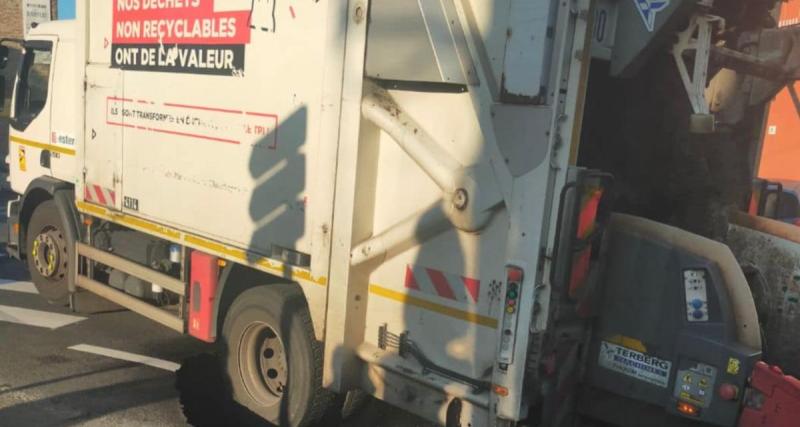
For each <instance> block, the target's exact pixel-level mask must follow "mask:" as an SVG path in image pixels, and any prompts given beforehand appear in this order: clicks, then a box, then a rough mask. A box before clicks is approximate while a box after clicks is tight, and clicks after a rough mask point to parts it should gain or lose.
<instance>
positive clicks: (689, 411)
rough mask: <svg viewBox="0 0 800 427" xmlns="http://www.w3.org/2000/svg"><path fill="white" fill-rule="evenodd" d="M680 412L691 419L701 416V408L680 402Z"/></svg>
mask: <svg viewBox="0 0 800 427" xmlns="http://www.w3.org/2000/svg"><path fill="white" fill-rule="evenodd" d="M678 412H680V413H681V414H683V415H688V416H690V417H697V416H699V415H700V408H698V407H697V406H694V405H692V404H691V403H686V402H678Z"/></svg>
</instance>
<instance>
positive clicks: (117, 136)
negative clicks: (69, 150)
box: [82, 65, 130, 210]
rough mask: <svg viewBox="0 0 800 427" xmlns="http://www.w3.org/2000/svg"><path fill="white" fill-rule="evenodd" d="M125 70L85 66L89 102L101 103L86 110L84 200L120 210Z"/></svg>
mask: <svg viewBox="0 0 800 427" xmlns="http://www.w3.org/2000/svg"><path fill="white" fill-rule="evenodd" d="M122 76H123V74H122V71H120V70H115V69H111V68H108V67H106V66H94V65H91V66H89V67H88V68H87V70H86V79H87V81H88V83H89V84H88V85H87V89H86V105H92V106H102V107H103V108H89V109H87V111H86V133H85V135H86V143H85V145H84V147H85V148H84V154H83V155H84V165H85V169H84V172H85V173H84V189H83V191H82V193H83V200H84V201H86V202H88V203H93V204H97V205H102V206H105V207H107V208H111V209H115V210H120V209H121V207H122V200H121V197H118V195H119V194H122V129H123V127H124V126H125V121H126V119H125V114H124V110H125V109H126V107H128V108H129V107H130V105H129V104H130V102H129V101H128V100H126V99H125V98H124V97H123V85H122V82H123V78H122Z"/></svg>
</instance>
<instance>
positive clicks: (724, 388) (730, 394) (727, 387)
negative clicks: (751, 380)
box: [719, 384, 739, 400]
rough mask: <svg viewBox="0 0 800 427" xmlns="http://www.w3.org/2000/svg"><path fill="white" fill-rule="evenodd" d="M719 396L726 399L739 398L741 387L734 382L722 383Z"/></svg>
mask: <svg viewBox="0 0 800 427" xmlns="http://www.w3.org/2000/svg"><path fill="white" fill-rule="evenodd" d="M719 397H721V398H723V399H725V400H736V399H738V398H739V387H736V386H735V385H733V384H722V385H721V386H719Z"/></svg>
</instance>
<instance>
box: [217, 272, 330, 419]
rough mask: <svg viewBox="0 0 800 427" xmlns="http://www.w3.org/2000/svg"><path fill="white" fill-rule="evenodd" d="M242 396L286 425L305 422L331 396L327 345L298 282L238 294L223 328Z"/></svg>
mask: <svg viewBox="0 0 800 427" xmlns="http://www.w3.org/2000/svg"><path fill="white" fill-rule="evenodd" d="M222 338H223V343H222V345H223V346H224V349H223V351H224V352H225V354H224V357H223V358H222V361H223V363H224V364H225V366H224V367H225V371H226V372H227V375H228V379H229V384H230V387H231V389H232V390H231V391H232V394H233V398H234V400H235V401H236V402H238V403H239V404H241V405H242V406H244V407H246V408H247V409H249V410H250V411H252V412H254V413H255V414H257V415H259V416H260V417H262V418H264V419H266V420H267V421H269V422H270V423H272V424H275V425H277V426H280V427H305V426H308V425H310V424H312V423H314V422H315V421H317V420H318V419H319V417H320V416H322V415H323V413H324V411H325V410H326V409H327V406H328V404H329V402H330V400H331V393H330V392H328V391H326V390H324V389H323V388H322V350H321V348H320V346H319V344H318V343H317V341H316V340H315V338H314V331H313V329H312V326H311V317H310V315H309V312H308V307H307V305H306V300H305V297H304V296H303V293H302V292H301V291H300V289H299V288H298V287H297V286H296V285H285V284H276V285H267V286H259V287H256V288H252V289H249V290H247V291H245V292H243V293H242V294H241V295H239V296H238V297H237V298H236V300H234V302H233V304H232V305H231V307H230V309H229V310H228V314H227V315H226V316H225V323H224V325H223V328H222Z"/></svg>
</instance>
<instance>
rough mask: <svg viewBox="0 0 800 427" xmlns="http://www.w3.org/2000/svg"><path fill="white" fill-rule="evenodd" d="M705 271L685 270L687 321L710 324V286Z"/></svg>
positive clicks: (684, 284)
mask: <svg viewBox="0 0 800 427" xmlns="http://www.w3.org/2000/svg"><path fill="white" fill-rule="evenodd" d="M706 274H707V273H706V271H705V270H684V272H683V286H684V290H685V294H686V320H688V321H689V322H708V286H707V285H708V284H707V280H706Z"/></svg>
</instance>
